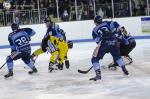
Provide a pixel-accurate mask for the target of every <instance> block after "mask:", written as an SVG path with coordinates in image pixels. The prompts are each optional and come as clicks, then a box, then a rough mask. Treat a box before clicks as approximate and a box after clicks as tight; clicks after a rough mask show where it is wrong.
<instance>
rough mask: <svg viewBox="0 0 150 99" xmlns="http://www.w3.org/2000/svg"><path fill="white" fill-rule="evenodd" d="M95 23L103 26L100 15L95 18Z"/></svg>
mask: <svg viewBox="0 0 150 99" xmlns="http://www.w3.org/2000/svg"><path fill="white" fill-rule="evenodd" d="M94 23H96V24H101V23H102V17H101V16H99V15H97V16H95V18H94Z"/></svg>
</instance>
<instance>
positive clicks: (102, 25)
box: [90, 16, 129, 81]
mask: <svg viewBox="0 0 150 99" xmlns="http://www.w3.org/2000/svg"><path fill="white" fill-rule="evenodd" d="M94 23H95V25H96V26H95V27H94V29H93V31H92V36H93V39H94V40H95V42H96V43H97V45H98V46H97V47H96V48H95V50H94V52H93V56H92V59H91V62H92V65H93V68H94V70H95V73H96V76H95V77H93V78H90V80H94V81H96V80H101V70H100V64H99V60H100V59H103V56H104V55H105V54H106V53H110V54H111V55H112V56H113V58H114V60H115V61H116V62H117V64H118V65H119V66H120V67H121V69H122V71H123V73H124V74H125V75H128V74H129V73H128V71H127V69H126V67H125V64H124V62H123V60H122V58H121V56H120V51H119V50H120V48H118V41H117V37H116V35H115V33H113V32H111V29H110V26H109V25H108V23H107V21H102V18H101V16H96V17H95V18H94Z"/></svg>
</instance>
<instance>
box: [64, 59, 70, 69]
mask: <svg viewBox="0 0 150 99" xmlns="http://www.w3.org/2000/svg"><path fill="white" fill-rule="evenodd" d="M65 66H66V68H67V69H69V67H70V63H69V60H66V61H65Z"/></svg>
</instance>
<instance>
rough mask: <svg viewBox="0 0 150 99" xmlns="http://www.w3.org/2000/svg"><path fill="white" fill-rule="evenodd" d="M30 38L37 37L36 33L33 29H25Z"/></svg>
mask: <svg viewBox="0 0 150 99" xmlns="http://www.w3.org/2000/svg"><path fill="white" fill-rule="evenodd" d="M23 30H24V31H25V32H26V33H27V34H28V35H29V36H30V37H31V36H34V35H35V31H34V30H33V29H31V28H24V29H23Z"/></svg>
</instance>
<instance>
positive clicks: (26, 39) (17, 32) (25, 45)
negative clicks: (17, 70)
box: [4, 23, 37, 78]
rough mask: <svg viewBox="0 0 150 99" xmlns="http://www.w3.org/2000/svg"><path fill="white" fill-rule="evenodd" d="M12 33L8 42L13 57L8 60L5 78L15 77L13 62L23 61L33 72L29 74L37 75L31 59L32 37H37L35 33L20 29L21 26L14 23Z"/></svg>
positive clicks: (27, 29)
mask: <svg viewBox="0 0 150 99" xmlns="http://www.w3.org/2000/svg"><path fill="white" fill-rule="evenodd" d="M11 29H12V31H13V32H12V33H10V34H9V35H8V41H9V43H10V46H11V55H10V56H8V57H7V58H6V62H7V66H8V74H6V75H4V77H5V78H8V77H10V76H13V61H14V60H18V59H22V60H23V62H24V63H25V64H26V65H28V66H29V67H30V68H31V69H32V70H31V71H29V72H28V73H29V74H32V73H37V69H36V68H35V66H34V64H33V62H32V61H31V59H30V54H31V46H30V41H31V36H33V35H35V31H33V30H32V29H31V28H22V29H21V28H19V25H18V24H16V23H13V24H12V25H11Z"/></svg>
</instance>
